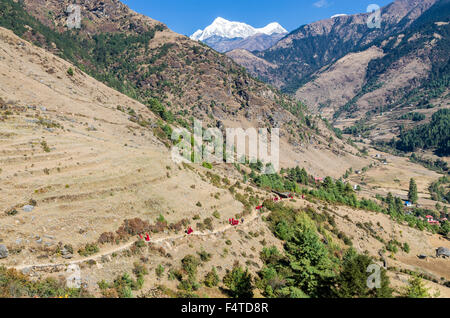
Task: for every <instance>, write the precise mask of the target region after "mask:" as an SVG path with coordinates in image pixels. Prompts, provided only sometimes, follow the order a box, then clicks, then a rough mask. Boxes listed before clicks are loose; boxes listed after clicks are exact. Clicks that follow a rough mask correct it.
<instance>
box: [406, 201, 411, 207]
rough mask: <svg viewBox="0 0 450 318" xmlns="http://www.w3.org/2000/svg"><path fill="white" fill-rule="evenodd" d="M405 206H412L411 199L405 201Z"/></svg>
mask: <svg viewBox="0 0 450 318" xmlns="http://www.w3.org/2000/svg"><path fill="white" fill-rule="evenodd" d="M405 206H406V207H407V208H411V207H412V206H413V204H412V202H411V201H405Z"/></svg>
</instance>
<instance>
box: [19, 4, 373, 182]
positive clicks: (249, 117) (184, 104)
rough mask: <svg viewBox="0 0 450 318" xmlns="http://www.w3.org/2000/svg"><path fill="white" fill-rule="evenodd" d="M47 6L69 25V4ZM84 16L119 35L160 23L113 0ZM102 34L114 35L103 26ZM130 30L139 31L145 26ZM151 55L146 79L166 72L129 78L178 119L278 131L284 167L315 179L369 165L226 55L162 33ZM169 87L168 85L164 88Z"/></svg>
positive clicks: (86, 8)
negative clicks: (285, 105) (65, 16)
mask: <svg viewBox="0 0 450 318" xmlns="http://www.w3.org/2000/svg"><path fill="white" fill-rule="evenodd" d="M45 3H46V10H47V9H49V10H51V11H53V12H58V14H55V16H56V17H59V18H54V21H59V20H61V19H63V13H62V12H63V10H64V8H65V6H66V5H67V3H68V1H63V2H60V1H46V2H45ZM101 3H104V4H103V5H101ZM25 5H26V8H27V10H28V11H30V12H31V13H32V14H34V15H35V16H37V17H38V18H40V19H41V20H42V21H43V22H46V23H47V24H48V25H50V26H51V25H52V23H51V21H50V20H49V19H45V17H47V15H44V13H45V12H46V11H45V10H44V11H43V9H42V8H41V7H40V6H38V5H36V4H35V3H34V2H33V1H25ZM100 5H101V6H102V7H105V9H104V10H103V11H102V10H96V9H95V8H97V7H98V6H100ZM113 8H116V10H113ZM101 12H104V13H101ZM82 15H83V17H84V20H86V21H87V22H89V21H91V22H93V23H94V22H95V24H101V22H104V23H105V24H108V23H112V24H114V23H115V26H116V27H115V29H114V30H117V31H120V32H124V31H125V30H129V29H130V28H127V27H125V25H127V23H128V24H129V25H131V24H133V25H135V24H138V25H140V26H142V28H144V26H146V25H148V24H150V25H152V23H155V21H154V20H151V19H148V21H147V20H146V18H145V17H143V16H140V15H137V14H136V13H134V12H133V11H131V10H129V9H128V8H127V7H126V6H124V5H122V4H121V3H120V2H118V1H112V0H109V1H103V2H102V1H98V0H92V1H88V2H85V4H83V5H82ZM98 30H99V31H108V30H103V29H102V28H101V27H100V28H99V29H98ZM81 32H82V33H83V32H84V33H86V34H89V32H90V31H89V29H85V28H84V24H83V28H82V30H81ZM129 32H140V28H137V29H136V28H134V29H133V31H129ZM164 46H165V47H168V50H167V52H166V53H165V54H162V55H161V56H159V58H158V59H157V60H156V61H155V62H154V64H152V65H147V64H146V63H147V61H148V59H149V58H151V57H152V56H155V55H158V54H159V53H160V52H161V51H162V48H163V47H164ZM149 49H150V51H149V52H144V50H142V52H139V54H138V55H137V58H136V59H137V61H138V62H139V63H140V64H142V67H141V74H144V73H146V72H147V71H148V70H149V69H150V68H154V67H157V66H161V65H164V67H163V68H162V69H161V70H158V71H157V72H155V73H153V74H151V75H150V76H147V77H145V78H140V77H136V78H130V79H129V80H130V81H134V80H136V81H137V83H138V86H139V87H140V91H141V92H142V93H148V92H151V93H152V95H156V96H158V98H159V99H160V100H162V101H163V102H164V104H165V105H166V106H167V107H168V108H170V109H171V110H172V111H173V112H174V113H176V114H181V116H182V117H184V118H189V117H191V116H193V117H195V118H197V119H199V120H202V121H203V123H204V126H207V125H209V126H213V127H216V126H219V127H223V126H225V127H227V126H229V127H280V128H281V135H282V144H283V147H282V149H281V152H282V155H281V159H282V164H283V165H285V166H294V165H296V164H300V165H302V166H305V167H307V168H311V171H312V172H314V173H315V174H319V175H332V176H335V177H338V176H341V175H342V174H343V173H344V172H345V170H347V169H348V168H349V167H350V166H352V165H353V166H358V167H362V166H364V165H365V164H366V161H365V160H362V159H360V158H358V157H356V156H354V155H352V152H353V153H355V150H354V149H353V148H352V147H350V146H348V145H347V144H345V143H343V142H341V141H340V140H337V139H336V138H334V141H333V142H330V141H329V138H330V136H331V135H332V133H331V132H330V131H329V130H328V129H327V128H326V127H325V125H323V123H320V122H319V132H317V131H315V130H312V129H309V128H307V127H306V125H305V124H302V123H301V122H300V120H299V119H298V118H295V117H294V116H293V115H292V114H291V113H290V112H288V111H286V110H285V109H283V108H282V107H281V106H280V101H284V102H285V103H288V104H293V103H295V101H294V100H293V99H289V98H287V97H286V96H282V95H281V94H280V93H279V92H278V91H276V90H274V89H273V88H271V87H269V86H268V85H266V84H263V83H261V82H259V81H257V80H255V79H253V78H251V77H250V76H249V74H248V73H247V72H245V71H244V70H243V69H242V68H241V67H239V66H238V65H237V64H236V63H234V62H233V61H232V60H231V59H230V58H228V57H227V56H225V55H222V54H219V53H217V52H215V51H213V50H212V49H210V48H208V47H206V46H204V45H201V44H199V43H197V42H195V41H191V40H190V39H189V38H187V37H185V36H181V35H179V34H176V33H174V32H172V31H170V30H169V29H164V30H163V31H161V32H156V35H155V38H154V39H152V40H151V41H150V44H149ZM164 83H166V84H167V83H170V85H163V84H164ZM300 136H303V139H301V137H300ZM318 159H319V160H318Z"/></svg>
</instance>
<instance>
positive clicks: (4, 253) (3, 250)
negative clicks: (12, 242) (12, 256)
mask: <svg viewBox="0 0 450 318" xmlns="http://www.w3.org/2000/svg"><path fill="white" fill-rule="evenodd" d="M7 257H8V248H7V247H6V246H5V245H0V259H3V258H7Z"/></svg>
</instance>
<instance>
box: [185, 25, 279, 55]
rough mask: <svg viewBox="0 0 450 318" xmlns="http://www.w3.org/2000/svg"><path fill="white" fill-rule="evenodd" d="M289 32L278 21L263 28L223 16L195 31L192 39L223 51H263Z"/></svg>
mask: <svg viewBox="0 0 450 318" xmlns="http://www.w3.org/2000/svg"><path fill="white" fill-rule="evenodd" d="M287 33H288V32H287V31H286V30H285V29H284V28H283V27H282V26H281V25H279V24H278V23H276V22H274V23H270V24H268V25H267V26H265V27H263V28H254V27H252V26H250V25H248V24H245V23H242V22H231V21H228V20H226V19H223V18H217V19H216V20H214V22H213V23H212V24H211V25H210V26H208V27H206V28H205V29H204V30H198V31H197V32H195V33H194V34H193V35H192V36H191V39H193V40H196V41H202V42H204V43H206V44H207V45H209V46H210V47H212V48H213V49H215V50H216V51H218V52H221V53H225V52H228V51H232V50H235V49H245V50H248V51H263V50H266V49H268V48H270V47H272V46H273V45H274V44H275V43H277V42H278V41H279V40H280V39H282V38H283V37H284V36H285V35H286V34H287Z"/></svg>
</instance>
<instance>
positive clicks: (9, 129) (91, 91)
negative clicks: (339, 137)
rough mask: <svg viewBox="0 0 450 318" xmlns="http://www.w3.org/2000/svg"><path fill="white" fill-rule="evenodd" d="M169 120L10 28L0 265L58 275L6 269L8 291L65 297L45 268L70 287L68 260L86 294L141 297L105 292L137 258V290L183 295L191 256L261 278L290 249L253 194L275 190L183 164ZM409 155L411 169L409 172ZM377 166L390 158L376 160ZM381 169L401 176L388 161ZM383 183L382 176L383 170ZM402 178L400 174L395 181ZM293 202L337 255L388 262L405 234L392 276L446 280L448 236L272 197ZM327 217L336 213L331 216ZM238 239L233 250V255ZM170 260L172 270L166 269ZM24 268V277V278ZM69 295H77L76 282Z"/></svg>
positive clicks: (1, 106) (0, 129)
mask: <svg viewBox="0 0 450 318" xmlns="http://www.w3.org/2000/svg"><path fill="white" fill-rule="evenodd" d="M70 68H72V69H75V71H74V73H73V75H71V74H69V73H68V72H67V70H68V69H70ZM118 106H120V107H118ZM131 114H139V115H141V116H142V118H143V119H145V120H146V121H148V122H150V123H151V125H150V127H144V126H142V125H139V124H138V123H135V122H134V121H133V116H132V115H131ZM157 121H158V118H156V116H155V115H154V114H153V113H152V112H151V111H149V110H148V108H147V107H146V106H145V105H143V104H141V103H138V102H136V101H135V100H133V99H131V98H129V97H127V96H125V95H122V94H120V93H118V92H117V91H114V90H112V89H111V88H109V87H107V86H105V85H103V84H101V83H99V82H98V81H96V80H95V79H93V78H92V77H90V76H88V75H87V74H85V73H83V72H81V71H78V70H76V68H75V66H73V65H71V64H70V63H68V62H67V61H64V60H63V59H61V58H58V57H56V56H54V55H52V54H50V53H48V52H46V51H45V50H43V49H41V48H37V47H35V46H33V45H32V44H30V43H29V42H26V41H24V40H22V39H20V38H19V37H17V36H15V35H14V34H13V33H12V32H11V31H9V30H5V29H3V28H0V164H1V169H2V170H0V188H1V189H2V193H3V194H4V195H2V196H1V197H0V242H1V244H2V245H5V246H7V248H8V250H9V256H8V257H7V258H4V259H1V260H0V277H2V279H3V278H4V277H5V276H4V268H3V267H2V266H7V267H9V268H15V269H17V270H19V271H21V272H23V273H24V274H26V275H30V276H31V277H32V279H33V281H37V282H42V283H43V284H46V285H45V286H46V288H45V289H43V290H45V291H47V292H48V293H46V292H42V293H41V292H38V293H36V294H33V293H31V294H25V293H24V289H18V288H17V285H14V283H15V282H12V283H13V285H11V286H16V288H9V286H10V285H8V284H9V283H11V279H13V277H14V276H13V275H8V276H7V278H6V279H5V280H2V282H3V284H2V286H1V288H2V291H3V292H4V290H5V289H6V290H7V292H8V293H7V294H6V295H9V296H14V297H33V296H36V295H39V296H40V297H57V296H64V295H65V294H64V293H65V292H66V291H65V290H62V289H61V288H62V287H60V289H58V293H56V294H54V293H53V292H54V291H53V290H52V287H53V286H54V285H53V284H50V283H46V281H45V280H44V279H45V278H47V277H54V278H56V279H57V281H58V282H62V283H60V284H63V283H66V282H67V283H68V284H69V283H73V281H71V278H73V276H72V274H73V272H72V271H70V270H69V269H70V267H68V266H69V265H70V266H79V269H80V276H81V281H80V282H81V283H82V286H84V291H85V292H89V293H90V294H92V295H94V296H98V297H125V296H126V295H130V294H125V293H108V291H110V289H113V287H109V288H107V289H106V290H105V287H104V286H105V285H107V284H108V283H109V282H114V281H117V279H119V280H120V277H122V275H124V273H132V274H130V275H132V277H134V275H137V274H136V273H137V269H139V268H142V267H144V268H146V269H147V270H148V272H147V274H145V280H144V283H143V284H142V285H141V286H140V287H139V289H140V291H138V290H137V289H136V288H135V289H133V294H134V295H137V294H138V293H140V292H141V291H142V292H143V293H144V294H145V296H146V297H162V296H166V293H167V294H169V295H172V297H173V295H174V294H173V293H169V292H167V290H166V289H163V290H155V286H159V285H164V286H165V287H166V288H170V289H173V290H178V291H179V292H180V293H181V292H182V291H183V290H184V289H183V288H186V287H184V285H183V284H181V281H179V280H181V278H179V276H177V277H176V279H174V278H173V277H172V276H171V275H170V274H171V273H173V272H175V271H177V269H178V268H179V266H180V264H181V261H182V260H185V258H186V256H187V255H194V256H196V255H199V257H201V258H202V261H203V266H199V268H198V273H197V279H198V281H199V282H202V281H201V280H202V279H203V277H205V275H207V274H208V272H209V270H210V269H211V266H215V267H216V270H217V274H218V275H219V277H220V278H222V277H223V276H224V275H225V274H226V271H227V270H229V269H232V267H233V264H234V263H235V262H236V261H240V262H241V263H244V262H245V264H246V265H247V266H248V267H249V270H250V272H251V273H252V275H257V273H258V272H259V271H260V270H261V269H262V268H263V266H264V265H265V259H264V258H263V257H260V255H262V252H263V251H265V247H268V246H269V247H271V246H276V247H278V249H279V250H281V251H283V247H284V246H285V245H286V244H284V243H285V242H284V240H283V239H282V238H281V237H280V234H279V233H277V232H275V231H274V230H273V227H272V226H271V223H273V222H276V221H277V218H276V217H274V218H269V216H270V215H271V214H269V213H270V211H265V210H264V211H262V214H263V215H264V216H266V218H262V217H261V216H260V213H261V212H260V211H258V210H254V209H253V208H254V206H253V205H257V204H261V203H262V202H263V201H264V200H265V199H270V198H272V197H273V194H272V193H270V190H269V191H267V190H263V189H261V188H258V187H256V185H255V184H254V183H252V182H247V183H246V184H245V185H244V183H243V182H242V174H241V172H239V171H238V170H237V169H235V168H234V167H233V166H227V165H219V166H215V167H214V168H213V169H212V170H210V169H206V168H202V167H200V166H199V165H197V166H196V165H177V164H175V163H173V162H172V161H171V158H170V151H168V150H167V148H166V147H165V146H164V145H163V144H162V143H161V142H160V141H159V140H158V138H157V137H156V136H155V134H156V131H155V130H154V129H151V127H153V124H154V123H156V122H157ZM298 158H302V159H303V157H301V156H299V157H298ZM311 160H312V159H311ZM315 160H316V161H319V162H323V163H322V164H324V165H328V166H329V168H328V169H329V170H330V171H331V170H334V169H337V170H338V169H339V168H336V167H334V166H333V165H335V164H336V163H334V162H333V160H335V161H336V160H337V159H336V158H331V157H328V158H327V154H326V153H324V152H322V151H321V152H318V153H316V154H315ZM339 160H345V158H341V159H339ZM389 160H390V161H391V160H392V161H393V162H394V163H395V161H394V160H393V159H389ZM395 160H399V161H400V162H399V163H398V164H396V165H395V168H396V169H398V170H396V176H397V177H398V178H401V179H402V183H405V182H407V178H409V177H410V176H411V175H410V174H407V173H406V171H410V170H414V173H415V174H414V176H417V177H419V176H420V181H421V182H420V183H419V186H420V190H421V191H423V188H424V187H426V184H427V180H434V179H436V178H437V177H438V175H437V174H436V173H432V172H430V171H428V170H426V169H424V168H421V167H420V166H418V165H414V164H412V163H405V161H406V160H405V159H399V158H396V159H395ZM371 161H372V160H371ZM367 162H368V161H367ZM406 165H408V169H407V170H406V171H405V170H402V169H404V167H405V166H406ZM241 168H242V169H244V170H246V169H247V168H248V167H245V166H241ZM373 169H380V170H385V169H386V168H385V167H384V166H382V165H380V164H379V163H378V166H374V167H373ZM308 170H309V169H308ZM370 172H371V171H368V173H370ZM383 173H384V174H387V175H389V172H388V171H384V172H383ZM377 175H381V173H377ZM352 178H355V182H359V181H357V180H356V179H357V178H358V179H359V178H361V176H356V175H355V176H352ZM390 179H391V178H390ZM390 179H389V180H390ZM367 181H368V182H370V179H369V178H367ZM376 182H379V183H380V184H381V185H382V184H383V183H382V182H383V181H382V180H379V179H377V180H376ZM333 184H334V182H333ZM310 186H311V187H314V186H315V185H314V184H313V183H312V184H310ZM394 187H399V185H398V184H397V183H395V185H394ZM324 189H325V188H322V191H324ZM367 189H369V186H368V187H367ZM378 189H379V191H382V190H381V189H380V187H378ZM397 191H400V189H397ZM352 193H353V192H352ZM421 195H422V193H421ZM308 196H309V195H308ZM247 200H249V202H250V203H249V202H247ZM27 204H31V205H32V206H34V208H33V209H32V210H31V212H27V211H29V210H28V209H24V206H25V205H27ZM268 206H270V205H268ZM284 206H286V207H288V208H293V209H295V210H294V213H295V214H294V215H295V222H294V221H292V220H290V218H291V217H290V216H289V215H286V217H283V218H281V219H280V221H282V223H283V224H284V225H283V226H286V225H287V224H289V226H293V225H294V224H298V222H299V221H300V220H303V219H304V218H306V220H310V219H309V218H312V219H311V221H309V222H313V221H312V220H314V222H322V223H318V225H323V226H324V229H330V230H331V227H332V230H331V232H328V230H326V232H324V231H321V232H323V233H325V234H320V233H321V232H317V233H316V230H314V233H316V234H315V235H316V236H317V237H318V238H320V239H326V242H328V243H327V244H328V245H323V244H322V243H320V242H321V240H319V239H317V242H318V244H321V245H320V246H323V247H325V246H330V251H335V252H336V255H338V257H341V256H342V255H341V254H342V253H343V252H344V251H345V250H346V249H347V248H348V245H346V244H350V243H349V242H350V240H351V242H353V243H352V244H353V246H354V248H355V250H356V251H358V252H359V253H364V252H366V251H367V253H369V255H371V256H373V257H376V258H377V259H378V257H379V254H378V253H379V251H380V250H382V249H384V248H385V243H386V242H388V241H389V240H393V239H396V240H399V241H400V242H402V243H403V242H407V243H408V244H409V246H410V253H406V252H404V251H399V252H398V253H396V259H392V260H391V259H389V260H388V262H389V266H392V267H393V268H394V267H396V268H397V269H392V270H391V271H390V272H389V275H390V276H391V277H392V280H393V282H395V283H396V284H399V285H400V286H404V284H405V283H404V282H402V280H400V279H399V278H398V277H399V276H398V274H399V272H398V270H399V269H407V270H411V271H413V272H420V273H424V274H425V275H427V277H431V278H429V279H435V281H438V282H439V281H440V280H441V277H444V279H446V280H448V279H450V273H449V271H448V266H447V260H444V259H433V258H430V259H429V260H428V261H427V262H425V261H420V260H418V259H417V257H415V255H416V254H417V255H419V254H425V255H431V254H433V253H434V250H435V249H436V248H437V247H440V246H448V241H444V240H443V239H442V238H440V237H439V236H438V235H435V234H434V235H432V234H431V233H428V232H424V231H420V230H418V229H413V228H411V227H409V226H407V225H405V224H400V223H396V222H395V221H393V220H392V218H391V217H390V216H387V215H384V214H382V213H374V212H369V211H363V210H358V209H354V208H350V207H346V206H341V205H337V206H336V205H334V204H330V203H327V202H324V201H321V200H318V199H315V198H314V197H311V198H308V200H303V199H301V195H298V197H297V198H296V199H295V200H291V201H289V202H288V201H287V200H285V201H284V203H280V204H278V205H274V204H273V207H275V208H276V207H280V208H283V209H284ZM236 215H240V216H242V217H244V218H245V223H244V224H240V225H239V227H237V228H235V227H231V226H230V225H229V224H228V222H227V220H228V219H229V218H232V217H236ZM308 215H309V216H308ZM135 218H136V219H135ZM327 219H328V220H329V221H328V222H329V224H328V223H326V224H325V223H323V222H324V221H323V220H327ZM267 220H270V221H269V222H268V221H267ZM320 220H322V221H320ZM291 222H292V223H291ZM309 224H313V223H309ZM362 224H364V226H365V227H366V228H364V227H362ZM375 224H377V226H376V227H375ZM188 226H192V227H193V228H194V231H195V232H194V233H193V234H192V235H190V236H188V235H186V234H184V230H185V228H186V227H188ZM372 226H373V228H372ZM277 228H278V227H277ZM280 228H281V227H280ZM147 229H148V230H147ZM141 231H144V232H145V231H148V232H149V233H150V235H151V239H150V242H149V243H144V242H143V241H138V235H137V234H139V233H140V232H141ZM374 231H375V232H374ZM118 235H120V236H118ZM322 235H323V236H322ZM345 242H346V243H345ZM243 243H244V244H243ZM146 244H148V245H146ZM230 246H232V251H230V252H228V249H230ZM449 247H450V246H449ZM314 254H315V253H314ZM330 255H334V254H332V253H331V252H330ZM204 259H206V261H204ZM335 262H338V263H340V262H341V259H340V258H336V259H335ZM377 263H378V261H377ZM136 264H138V265H139V266H140V267H139V266H137V265H136ZM161 266H163V267H164V269H165V270H164V273H165V275H160V274H158V273H160V271H161ZM403 275H405V274H402V279H403V277H405V276H403ZM123 277H125V276H123ZM406 277H407V276H406ZM141 278H142V277H141ZM24 279H25V276H22V278H21V280H20V282H23V281H24ZM443 282H444V281H442V283H443ZM5 284H6V287H5ZM427 284H428V285H429V286H432V287H433V288H439V289H440V290H441V293H442V294H441V296H443V297H448V295H449V294H448V292H449V291H448V288H446V287H444V286H443V285H442V284H440V285H439V284H434V283H432V282H431V281H427ZM58 286H61V285H58ZM72 286H73V285H72ZM112 286H116V285H115V284H112ZM197 288H200V289H199V290H198V291H197ZM118 291H120V289H119V288H118ZM195 291H197V292H198V293H199V294H200V295H204V294H205V293H206V294H207V295H211V294H210V293H212V292H215V294H213V295H214V296H220V297H224V296H226V295H224V294H223V293H222V292H221V291H220V290H219V289H217V290H214V289H211V288H208V289H206V288H204V287H202V286H200V287H196V289H195ZM60 292H63V294H62V295H60V294H59V293H60ZM263 292H264V290H262V291H261V293H263ZM2 295H4V294H2ZM181 295H185V294H181ZM70 297H79V294H74V291H72V293H71V294H70Z"/></svg>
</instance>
